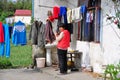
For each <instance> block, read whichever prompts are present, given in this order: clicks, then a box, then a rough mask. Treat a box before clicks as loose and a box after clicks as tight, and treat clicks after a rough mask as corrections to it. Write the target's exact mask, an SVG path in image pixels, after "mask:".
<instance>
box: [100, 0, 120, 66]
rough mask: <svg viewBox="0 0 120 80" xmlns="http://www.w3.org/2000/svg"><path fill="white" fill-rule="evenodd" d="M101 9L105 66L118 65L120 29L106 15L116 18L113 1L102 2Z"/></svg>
mask: <svg viewBox="0 0 120 80" xmlns="http://www.w3.org/2000/svg"><path fill="white" fill-rule="evenodd" d="M104 6H105V7H104ZM101 7H102V14H103V15H102V17H103V19H102V20H103V24H102V27H103V33H102V44H103V56H104V64H116V63H118V62H119V61H120V29H118V27H117V25H115V24H114V23H113V22H111V21H109V20H106V14H109V15H110V16H115V10H114V4H113V2H112V1H111V0H102V4H101Z"/></svg>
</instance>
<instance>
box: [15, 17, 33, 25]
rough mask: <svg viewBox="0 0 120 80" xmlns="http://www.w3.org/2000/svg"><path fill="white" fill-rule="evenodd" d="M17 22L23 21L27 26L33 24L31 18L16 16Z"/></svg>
mask: <svg viewBox="0 0 120 80" xmlns="http://www.w3.org/2000/svg"><path fill="white" fill-rule="evenodd" d="M14 19H15V20H14V21H15V22H18V21H19V20H20V21H22V22H23V23H25V24H26V25H30V24H31V16H15V18H14Z"/></svg>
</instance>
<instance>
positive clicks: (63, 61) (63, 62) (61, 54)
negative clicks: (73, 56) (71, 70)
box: [57, 49, 67, 73]
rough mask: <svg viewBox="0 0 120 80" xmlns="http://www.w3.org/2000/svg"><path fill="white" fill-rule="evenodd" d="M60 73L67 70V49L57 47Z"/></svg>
mask: <svg viewBox="0 0 120 80" xmlns="http://www.w3.org/2000/svg"><path fill="white" fill-rule="evenodd" d="M57 52H58V60H59V68H60V73H66V72H67V50H61V49H57Z"/></svg>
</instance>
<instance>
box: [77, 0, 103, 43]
mask: <svg viewBox="0 0 120 80" xmlns="http://www.w3.org/2000/svg"><path fill="white" fill-rule="evenodd" d="M78 4H79V6H82V5H86V9H87V11H86V12H85V13H82V16H83V19H82V21H80V22H78V31H77V32H78V33H77V36H78V37H77V39H78V40H82V41H94V42H100V17H101V9H100V5H101V0H80V2H79V3H78Z"/></svg>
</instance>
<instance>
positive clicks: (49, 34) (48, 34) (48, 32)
mask: <svg viewBox="0 0 120 80" xmlns="http://www.w3.org/2000/svg"><path fill="white" fill-rule="evenodd" d="M54 40H55V35H54V33H53V30H52V23H51V22H50V21H49V20H47V22H46V26H45V41H46V43H52V42H53V41H54Z"/></svg>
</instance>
